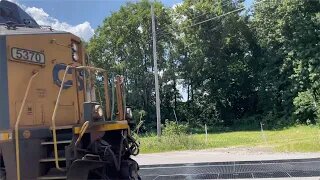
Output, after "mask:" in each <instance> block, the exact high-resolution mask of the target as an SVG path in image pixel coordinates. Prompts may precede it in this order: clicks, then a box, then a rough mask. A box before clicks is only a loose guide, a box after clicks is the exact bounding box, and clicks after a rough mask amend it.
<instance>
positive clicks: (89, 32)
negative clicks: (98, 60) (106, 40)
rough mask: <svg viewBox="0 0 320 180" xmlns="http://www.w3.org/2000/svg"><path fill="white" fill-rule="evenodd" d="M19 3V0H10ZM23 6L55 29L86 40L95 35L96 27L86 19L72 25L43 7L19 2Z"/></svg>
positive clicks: (37, 19) (42, 22)
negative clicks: (51, 14)
mask: <svg viewBox="0 0 320 180" xmlns="http://www.w3.org/2000/svg"><path fill="white" fill-rule="evenodd" d="M10 1H12V2H15V3H17V1H18V0H10ZM17 4H18V5H19V6H20V7H21V8H23V9H24V10H25V11H26V12H27V13H28V14H30V16H32V17H33V18H34V19H35V20H36V21H37V23H38V24H39V25H46V26H51V27H52V28H53V29H55V30H60V31H67V32H71V33H73V34H75V35H77V36H79V37H81V38H82V39H84V40H85V41H88V40H89V39H90V38H91V37H92V36H93V35H94V29H93V28H92V27H91V25H90V23H89V22H88V21H85V22H83V23H81V24H78V25H75V26H73V25H70V24H68V23H66V22H61V21H59V20H58V19H56V18H54V17H52V16H50V15H49V14H48V13H46V12H45V11H44V10H43V9H42V8H37V7H26V6H24V5H23V4H19V3H17Z"/></svg>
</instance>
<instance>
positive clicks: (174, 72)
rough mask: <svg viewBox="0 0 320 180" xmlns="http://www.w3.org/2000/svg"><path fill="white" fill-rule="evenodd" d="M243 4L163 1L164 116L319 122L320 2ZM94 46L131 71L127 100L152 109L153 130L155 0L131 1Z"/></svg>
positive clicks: (272, 123)
mask: <svg viewBox="0 0 320 180" xmlns="http://www.w3.org/2000/svg"><path fill="white" fill-rule="evenodd" d="M242 7H244V3H243V0H236V1H235V0H202V1H194V0H184V1H183V3H181V4H179V5H176V6H174V7H172V8H168V7H164V6H163V5H162V4H161V3H159V2H157V3H155V14H156V24H157V35H158V37H157V47H158V64H159V69H160V94H161V114H162V120H163V123H164V122H165V120H166V119H168V120H175V121H178V122H185V123H188V124H189V127H197V126H202V125H204V124H207V125H209V126H210V127H213V126H219V127H237V128H240V127H246V128H255V127H259V125H260V123H264V124H265V125H267V126H268V127H269V128H278V127H282V126H287V125H292V124H294V123H317V121H318V119H319V118H320V108H319V107H318V104H319V103H320V89H319V88H320V2H319V1H317V0H314V1H313V0H310V1H301V0H282V1H276V0H264V1H257V2H256V3H255V5H254V6H253V8H251V9H250V10H246V9H241V8H242ZM229 12H234V13H229ZM226 13H228V15H225V16H222V17H219V16H221V15H223V14H226ZM215 17H216V18H215ZM212 18H214V19H212ZM208 19H212V20H210V21H205V20H208ZM204 21H205V22H204ZM201 22H203V23H201ZM88 50H89V53H90V56H91V59H92V61H93V63H94V64H95V65H97V66H100V67H104V68H106V69H108V70H109V71H110V72H115V73H121V74H123V75H125V77H126V95H127V99H126V102H127V104H129V105H130V106H132V107H133V108H134V109H135V112H134V114H136V116H137V118H136V119H141V118H143V122H144V124H143V130H144V131H151V130H152V128H154V127H155V122H156V121H155V119H156V117H155V92H154V76H153V58H152V38H151V13H150V3H149V2H148V1H147V0H143V1H140V2H137V3H127V4H126V5H125V6H123V7H121V9H120V10H119V11H118V12H114V13H113V14H112V15H111V16H110V17H107V18H106V19H105V21H104V22H103V24H102V25H101V27H99V28H98V30H97V31H96V34H95V36H94V37H93V38H92V39H91V41H90V43H89V45H88ZM182 90H184V92H182ZM183 96H185V97H184V98H183ZM141 112H144V114H143V116H141Z"/></svg>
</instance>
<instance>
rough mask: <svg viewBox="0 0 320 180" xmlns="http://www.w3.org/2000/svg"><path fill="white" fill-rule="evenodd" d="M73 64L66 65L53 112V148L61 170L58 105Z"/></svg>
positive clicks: (55, 160)
mask: <svg viewBox="0 0 320 180" xmlns="http://www.w3.org/2000/svg"><path fill="white" fill-rule="evenodd" d="M71 67H72V66H70V65H69V66H67V67H66V70H65V72H64V74H63V79H62V82H61V85H60V89H59V93H58V97H57V100H56V104H55V106H54V110H53V114H52V119H51V121H52V135H53V149H54V162H55V165H56V168H57V169H58V170H60V171H65V169H63V168H61V167H60V165H59V155H58V144H57V132H56V115H57V110H58V106H59V103H60V96H61V92H62V90H63V84H64V82H65V80H66V76H67V74H68V71H69V69H70V68H71Z"/></svg>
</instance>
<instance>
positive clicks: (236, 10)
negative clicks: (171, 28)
mask: <svg viewBox="0 0 320 180" xmlns="http://www.w3.org/2000/svg"><path fill="white" fill-rule="evenodd" d="M264 1H266V0H261V1H260V2H257V3H256V4H255V5H257V4H260V3H262V2H264ZM244 9H246V7H242V8H238V9H235V10H233V11H230V12H227V13H225V14H222V15H220V16H216V17H213V18H210V19H207V20H204V21H201V22H198V23H195V24H193V25H191V26H188V27H186V28H190V27H194V26H197V25H200V24H203V23H206V22H209V21H212V20H215V19H218V18H221V17H224V16H227V15H229V14H232V13H235V12H239V11H242V10H244Z"/></svg>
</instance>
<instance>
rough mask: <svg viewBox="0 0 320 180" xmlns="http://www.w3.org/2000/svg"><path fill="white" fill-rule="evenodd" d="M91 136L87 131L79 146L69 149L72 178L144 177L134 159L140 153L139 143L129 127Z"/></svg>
mask: <svg viewBox="0 0 320 180" xmlns="http://www.w3.org/2000/svg"><path fill="white" fill-rule="evenodd" d="M91 136H92V135H91ZM90 138H91V137H90V135H89V134H87V135H85V136H84V137H83V141H82V143H81V144H79V146H78V147H77V146H74V145H70V146H68V148H67V149H66V159H67V167H68V166H70V167H69V170H68V173H67V177H68V179H74V180H75V179H77V180H82V179H83V180H85V179H106V180H107V179H134V180H136V179H140V178H139V175H138V173H137V172H138V169H139V167H138V164H137V163H136V161H134V160H133V159H131V158H130V156H131V155H137V154H138V153H139V152H138V151H139V150H138V145H137V143H136V142H135V140H134V139H133V138H132V137H131V136H130V135H128V131H127V130H121V131H108V132H105V133H104V135H103V136H102V137H99V138H97V139H95V140H93V141H90ZM87 142H90V143H87ZM71 144H74V143H71Z"/></svg>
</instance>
